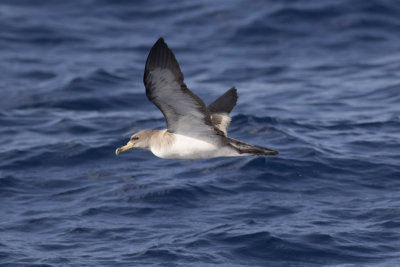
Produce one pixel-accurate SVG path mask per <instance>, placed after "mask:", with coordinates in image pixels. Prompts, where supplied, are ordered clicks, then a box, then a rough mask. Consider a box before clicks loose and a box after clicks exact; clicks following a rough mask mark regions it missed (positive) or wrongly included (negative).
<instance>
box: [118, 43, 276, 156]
mask: <svg viewBox="0 0 400 267" xmlns="http://www.w3.org/2000/svg"><path fill="white" fill-rule="evenodd" d="M143 82H144V85H145V87H146V96H147V98H148V99H149V100H150V101H151V102H152V103H153V104H154V105H156V106H157V107H158V108H159V109H160V110H161V112H162V113H163V115H164V117H165V120H166V122H167V129H164V130H143V131H140V132H138V133H136V134H134V135H132V136H131V138H130V140H129V142H128V143H127V144H126V145H125V146H122V147H120V148H117V149H116V151H115V153H116V155H118V154H119V153H121V152H124V151H127V150H129V149H132V148H141V149H147V150H150V151H151V152H152V153H153V154H154V155H155V156H157V157H160V158H165V159H200V158H214V157H236V156H265V155H277V154H278V151H275V150H272V149H269V148H265V147H260V146H253V145H249V144H247V143H245V142H242V141H239V140H236V139H233V138H230V137H228V136H227V128H228V126H229V124H230V122H231V118H230V117H229V113H230V112H231V111H232V109H233V107H234V106H235V105H236V101H237V98H238V96H237V92H236V88H234V87H233V88H231V89H229V90H228V91H227V92H225V93H224V94H223V95H222V96H220V97H219V98H218V99H217V100H215V101H214V102H213V103H211V104H210V105H209V106H208V107H207V106H206V105H205V104H204V102H203V101H202V100H201V99H200V97H198V96H197V95H195V94H194V93H193V92H192V91H190V90H189V88H187V87H186V84H185V83H184V82H183V74H182V72H181V69H180V67H179V64H178V62H177V61H176V59H175V56H174V54H173V53H172V51H171V49H169V48H168V46H167V44H166V43H165V42H164V40H163V38H160V39H158V41H157V42H156V43H155V44H154V46H153V47H152V48H151V50H150V53H149V55H148V57H147V61H146V66H145V69H144V77H143Z"/></svg>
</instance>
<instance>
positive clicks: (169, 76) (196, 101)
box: [143, 38, 222, 136]
mask: <svg viewBox="0 0 400 267" xmlns="http://www.w3.org/2000/svg"><path fill="white" fill-rule="evenodd" d="M143 82H144V85H145V87H146V95H147V98H148V99H149V100H150V101H151V102H153V104H154V105H156V106H157V107H158V108H159V109H160V110H161V112H162V113H163V114H164V117H165V120H166V121H167V129H168V131H169V132H171V133H179V134H183V135H189V136H199V135H203V134H206V135H210V134H216V133H217V134H222V133H221V132H220V131H219V130H218V129H216V128H215V127H214V126H213V124H212V122H211V118H210V114H209V112H208V110H207V108H206V105H205V104H204V102H203V101H202V100H201V99H200V98H199V97H198V96H197V95H195V94H193V93H192V92H191V91H190V90H189V89H188V88H187V87H186V85H185V83H184V82H183V74H182V72H181V69H180V68H179V64H178V62H177V61H176V59H175V56H174V54H173V53H172V51H171V50H170V49H169V48H168V46H167V44H166V43H165V42H164V40H163V39H162V38H160V39H158V41H157V42H156V43H155V44H154V46H153V47H152V48H151V50H150V53H149V56H148V57H147V61H146V67H145V70H144V77H143Z"/></svg>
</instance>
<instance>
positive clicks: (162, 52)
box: [144, 37, 183, 81]
mask: <svg viewBox="0 0 400 267" xmlns="http://www.w3.org/2000/svg"><path fill="white" fill-rule="evenodd" d="M156 68H161V69H170V70H171V71H172V72H173V73H174V75H175V77H176V78H177V79H178V80H181V81H183V74H182V71H181V69H180V67H179V63H178V61H177V60H176V58H175V55H174V53H173V52H172V50H171V49H170V48H169V47H168V45H167V44H166V43H165V41H164V38H163V37H160V38H158V40H157V41H156V42H155V43H154V45H153V47H152V48H151V49H150V52H149V55H148V56H147V60H146V66H145V77H146V76H147V75H146V73H148V72H149V71H151V70H154V69H156ZM145 77H144V78H145Z"/></svg>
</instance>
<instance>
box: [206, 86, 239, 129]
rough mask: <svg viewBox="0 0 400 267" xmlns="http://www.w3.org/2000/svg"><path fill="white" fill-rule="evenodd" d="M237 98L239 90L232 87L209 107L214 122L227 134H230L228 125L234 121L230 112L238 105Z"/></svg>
mask: <svg viewBox="0 0 400 267" xmlns="http://www.w3.org/2000/svg"><path fill="white" fill-rule="evenodd" d="M237 99H238V96H237V90H236V88H235V87H232V88H231V89H229V90H228V91H226V92H225V93H224V94H223V95H221V96H220V97H218V98H217V99H216V100H215V101H214V102H212V103H211V104H210V105H208V107H207V109H208V111H209V112H210V116H211V122H212V124H213V125H214V127H216V128H217V129H219V130H220V131H222V132H223V133H224V135H225V136H227V134H228V126H229V124H230V123H231V121H232V119H231V117H230V116H229V113H230V112H231V111H232V109H233V108H234V107H235V106H236V102H237Z"/></svg>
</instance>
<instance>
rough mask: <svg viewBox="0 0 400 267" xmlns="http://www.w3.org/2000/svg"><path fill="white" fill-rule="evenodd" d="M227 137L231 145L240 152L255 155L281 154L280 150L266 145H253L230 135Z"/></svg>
mask: <svg viewBox="0 0 400 267" xmlns="http://www.w3.org/2000/svg"><path fill="white" fill-rule="evenodd" d="M227 139H228V140H229V145H230V146H231V147H232V148H233V149H235V150H236V151H237V152H238V153H239V154H247V155H254V156H273V155H278V154H279V152H278V151H276V150H272V149H269V148H266V147H261V146H253V145H250V144H247V143H245V142H242V141H239V140H236V139H233V138H229V137H227Z"/></svg>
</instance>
